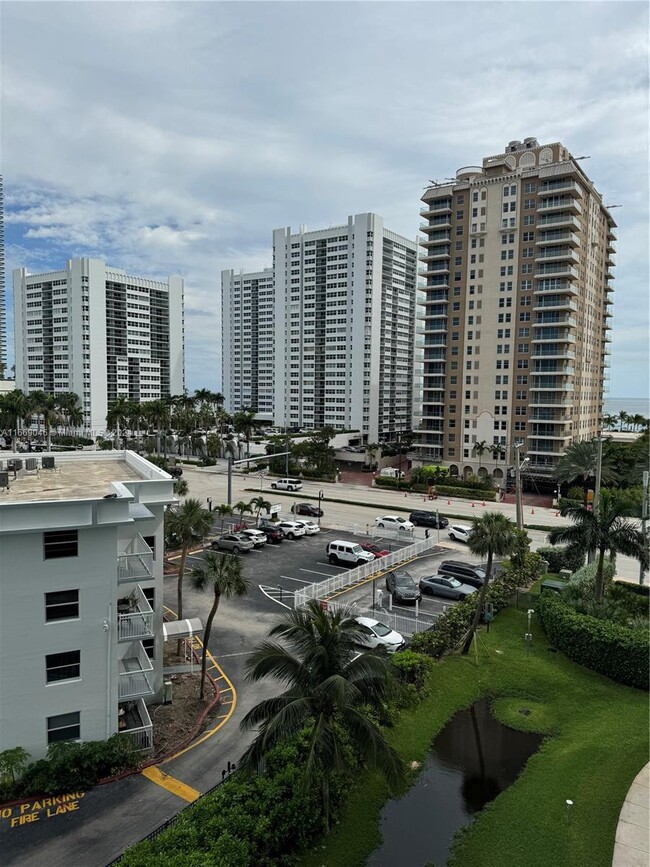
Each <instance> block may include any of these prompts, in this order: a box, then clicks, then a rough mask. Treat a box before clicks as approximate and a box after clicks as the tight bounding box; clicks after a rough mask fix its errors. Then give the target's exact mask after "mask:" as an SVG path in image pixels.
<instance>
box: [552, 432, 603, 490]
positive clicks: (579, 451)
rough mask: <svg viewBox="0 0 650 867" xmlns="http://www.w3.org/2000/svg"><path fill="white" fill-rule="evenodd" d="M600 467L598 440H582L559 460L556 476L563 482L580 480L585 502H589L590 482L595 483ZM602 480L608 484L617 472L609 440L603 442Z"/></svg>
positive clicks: (573, 445) (569, 482)
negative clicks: (613, 465) (612, 461)
mask: <svg viewBox="0 0 650 867" xmlns="http://www.w3.org/2000/svg"><path fill="white" fill-rule="evenodd" d="M597 467H598V440H597V439H593V440H582V442H578V443H573V444H572V445H570V446H569V447H568V448H567V450H566V451H565V453H564V454H563V455H562V457H561V458H560V460H559V461H558V465H557V467H556V468H555V478H556V479H557V480H558V482H560V484H562V483H563V482H566V483H567V484H571V483H572V482H579V483H580V484H581V485H582V487H583V490H584V502H585V503H586V502H587V491H588V490H589V485H590V484H595V481H596V470H597ZM601 469H602V473H601V481H602V482H603V484H608V483H610V482H613V481H615V479H616V473H615V472H614V470H613V469H612V463H611V456H610V453H609V442H604V443H603V451H602V460H601Z"/></svg>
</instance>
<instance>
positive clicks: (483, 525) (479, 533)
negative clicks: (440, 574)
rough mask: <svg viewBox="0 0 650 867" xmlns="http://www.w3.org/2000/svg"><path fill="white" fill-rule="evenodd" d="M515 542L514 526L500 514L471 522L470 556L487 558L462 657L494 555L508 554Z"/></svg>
mask: <svg viewBox="0 0 650 867" xmlns="http://www.w3.org/2000/svg"><path fill="white" fill-rule="evenodd" d="M515 541H516V537H515V525H514V524H513V523H512V521H511V520H510V518H506V516H505V515H504V514H503V513H502V512H486V513H485V514H484V515H482V516H481V517H480V518H474V520H473V521H472V533H471V535H470V537H469V549H470V551H471V552H472V554H478V555H479V556H480V557H485V556H487V566H486V567H485V581H484V582H483V586H482V587H481V592H480V594H479V600H478V604H477V606H476V611H475V612H474V618H473V620H472V625H471V626H470V628H469V632H468V633H467V636H466V638H465V643H464V645H463V655H466V654H467V653H469V649H470V647H471V646H472V640H473V638H474V634H475V632H476V630H477V628H478V624H479V620H480V619H481V613H482V612H483V607H484V605H485V594H486V593H487V588H488V584H489V583H490V578H491V577H492V560H493V558H494V555H495V554H496V555H497V556H504V555H506V554H509V553H510V552H511V551H512V549H513V548H514V546H515Z"/></svg>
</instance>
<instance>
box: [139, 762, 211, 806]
mask: <svg viewBox="0 0 650 867" xmlns="http://www.w3.org/2000/svg"><path fill="white" fill-rule="evenodd" d="M142 776H143V777H146V778H147V779H148V780H151V782H152V783H155V784H156V785H157V786H161V787H162V788H163V789H167V791H168V792H171V793H172V794H174V795H176V796H177V797H179V798H182V799H183V800H184V801H187V802H188V803H190V804H191V803H192V802H193V801H196V799H197V798H198V797H200V795H201V793H200V792H199V791H198V790H197V789H193V788H192V786H188V785H187V784H186V783H182V782H181V781H180V780H177V779H176V777H170V776H169V774H166V773H165V772H164V771H161V770H160V769H159V768H157V767H155V765H152V766H151V767H149V768H145V769H144V770H143V771H142Z"/></svg>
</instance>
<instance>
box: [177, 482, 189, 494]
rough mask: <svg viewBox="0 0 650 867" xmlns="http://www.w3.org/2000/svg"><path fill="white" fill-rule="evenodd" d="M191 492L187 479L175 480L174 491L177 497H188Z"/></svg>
mask: <svg viewBox="0 0 650 867" xmlns="http://www.w3.org/2000/svg"><path fill="white" fill-rule="evenodd" d="M189 492H190V486H189V484H188V483H187V479H176V480H175V481H174V493H175V494H176V496H177V497H186V496H187V495H188V494H189Z"/></svg>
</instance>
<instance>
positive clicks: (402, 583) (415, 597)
mask: <svg viewBox="0 0 650 867" xmlns="http://www.w3.org/2000/svg"><path fill="white" fill-rule="evenodd" d="M386 590H388V592H389V593H391V594H392V596H393V600H394V601H395V602H413V603H415V602H419V601H420V600H421V599H422V593H421V592H420V590H419V588H418V586H417V584H416V583H415V581H414V580H413V577H412V576H411V574H410V572H407V571H406V569H395V570H394V571H392V572H388V574H387V575H386Z"/></svg>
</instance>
